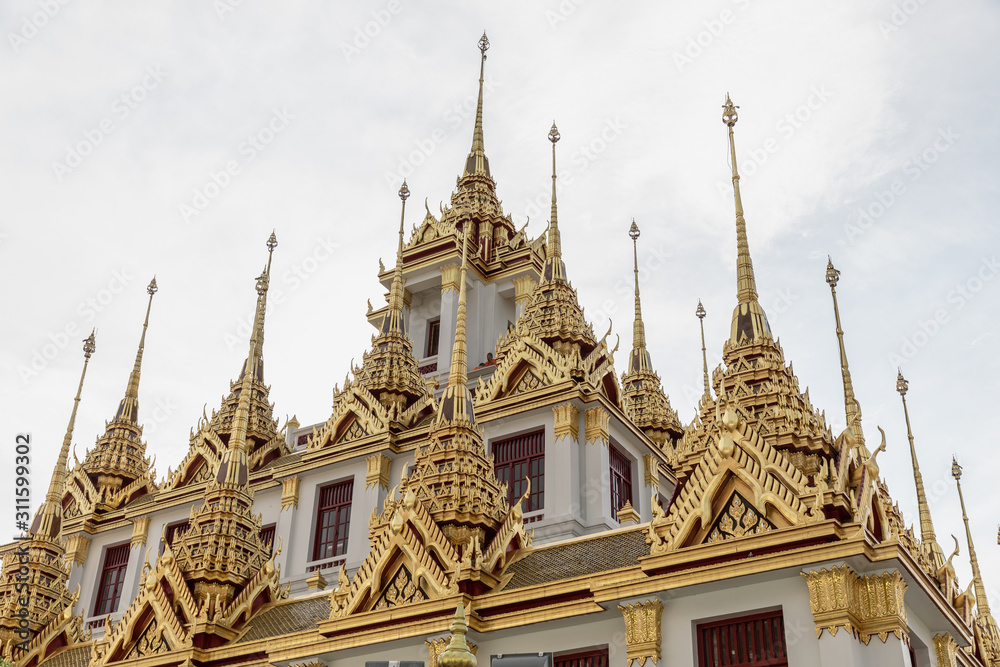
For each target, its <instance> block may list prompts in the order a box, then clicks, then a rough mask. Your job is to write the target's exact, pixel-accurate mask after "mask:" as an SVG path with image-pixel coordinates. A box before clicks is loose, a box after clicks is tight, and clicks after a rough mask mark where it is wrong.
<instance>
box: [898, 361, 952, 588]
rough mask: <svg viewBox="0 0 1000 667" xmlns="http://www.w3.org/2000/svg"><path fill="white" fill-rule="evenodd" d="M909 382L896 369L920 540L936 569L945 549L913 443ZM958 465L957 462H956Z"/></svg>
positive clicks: (941, 560) (941, 562)
mask: <svg viewBox="0 0 1000 667" xmlns="http://www.w3.org/2000/svg"><path fill="white" fill-rule="evenodd" d="M909 386H910V385H909V383H908V382H907V381H906V378H904V377H903V372H902V371H901V370H899V369H898V368H897V369H896V391H898V392H899V396H900V398H902V400H903V416H904V417H905V419H906V437H907V439H908V440H909V441H910V460H911V462H912V464H913V484H914V486H915V487H916V490H917V512H918V514H919V518H920V541H921V545H922V548H924V549H926V550H927V553H928V555H929V556H930V558H931V561H932V562H933V564H934V571H937V569H938V568H940V567H941V566H942V565H944V551H943V550H942V549H941V545H939V544H938V543H937V537H936V535H935V533H934V522H933V521H932V520H931V508H930V505H929V504H928V502H927V494H926V492H925V491H924V477H923V475H921V474H920V464H919V463H918V462H917V449H916V447H915V446H914V444H913V430H912V429H911V428H910V411H909V409H908V408H907V406H906V391H907V389H908V388H909ZM955 465H957V462H956V464H955Z"/></svg>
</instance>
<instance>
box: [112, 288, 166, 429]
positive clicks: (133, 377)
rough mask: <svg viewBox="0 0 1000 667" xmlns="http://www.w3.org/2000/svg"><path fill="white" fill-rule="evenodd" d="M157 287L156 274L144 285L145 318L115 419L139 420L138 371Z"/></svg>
mask: <svg viewBox="0 0 1000 667" xmlns="http://www.w3.org/2000/svg"><path fill="white" fill-rule="evenodd" d="M158 289H159V288H158V287H157V286H156V276H153V279H152V280H151V281H149V285H148V286H146V293H147V294H149V302H148V303H147V304H146V319H145V320H143V322H142V335H141V336H140V337H139V349H138V351H137V352H136V353H135V365H134V366H133V367H132V372H131V373H130V374H129V376H128V386H127V387H125V398H123V399H122V402H121V403H120V404H119V406H118V413H117V414H115V419H123V420H125V421H128V422H129V423H132V424H136V423H138V421H139V372H140V370H141V368H142V351H143V349H144V348H145V346H146V329H148V328H149V311H150V309H151V308H152V307H153V295H154V294H156V291H157V290H158Z"/></svg>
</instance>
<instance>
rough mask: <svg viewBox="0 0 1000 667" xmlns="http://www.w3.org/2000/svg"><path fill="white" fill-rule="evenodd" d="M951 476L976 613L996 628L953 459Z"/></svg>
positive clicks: (957, 471) (953, 459) (957, 467)
mask: <svg viewBox="0 0 1000 667" xmlns="http://www.w3.org/2000/svg"><path fill="white" fill-rule="evenodd" d="M951 476H952V477H954V478H955V484H956V485H957V486H958V500H959V502H960V503H961V505H962V521H963V522H965V537H966V539H967V540H968V542H969V564H970V565H971V566H972V583H973V584H974V585H975V587H976V613H977V614H978V615H979V617H980V618H985V617H989V621H988V623H990V624H992V625H993V626H994V627H995V626H996V622H995V621H994V620H993V617H992V615H991V614H990V601H989V598H988V597H987V595H986V586H985V585H984V584H983V575H982V573H981V572H980V571H979V559H978V558H977V557H976V545H975V544H973V542H972V530H971V529H970V528H969V515H968V514H967V513H966V511H965V497H964V496H963V495H962V466H960V465H958V460H957V459H955V457H954V456H952V457H951Z"/></svg>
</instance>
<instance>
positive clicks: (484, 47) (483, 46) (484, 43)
mask: <svg viewBox="0 0 1000 667" xmlns="http://www.w3.org/2000/svg"><path fill="white" fill-rule="evenodd" d="M489 48H490V40H489V39H488V38H487V37H486V31H485V30H484V31H483V36H482V37H480V38H479V50H480V51H481V52H482V54H483V58H484V59H485V58H486V52H487V51H488V50H489Z"/></svg>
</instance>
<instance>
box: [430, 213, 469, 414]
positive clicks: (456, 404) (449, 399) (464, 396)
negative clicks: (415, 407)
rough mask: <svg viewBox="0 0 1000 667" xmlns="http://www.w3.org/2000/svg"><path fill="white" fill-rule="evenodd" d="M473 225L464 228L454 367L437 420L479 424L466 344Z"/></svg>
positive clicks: (453, 357)
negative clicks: (467, 299) (470, 247)
mask: <svg viewBox="0 0 1000 667" xmlns="http://www.w3.org/2000/svg"><path fill="white" fill-rule="evenodd" d="M468 259H469V225H468V224H466V225H465V226H464V227H463V229H462V269H461V271H460V272H459V287H458V314H457V316H456V320H455V345H454V347H453V348H452V350H451V371H450V372H449V374H448V386H447V387H446V388H445V390H444V394H443V395H442V396H441V409H440V410H438V414H437V417H436V418H435V422H436V423H438V424H443V423H447V422H468V423H469V424H470V425H471V424H475V422H476V417H475V414H473V411H472V394H470V393H469V358H468V352H467V351H466V347H465V342H466V341H465V320H466V296H465V276H466V272H467V271H468V266H469V262H468Z"/></svg>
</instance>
